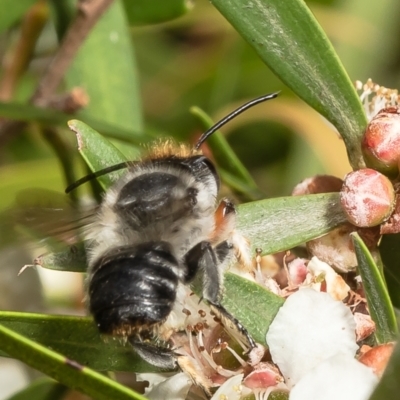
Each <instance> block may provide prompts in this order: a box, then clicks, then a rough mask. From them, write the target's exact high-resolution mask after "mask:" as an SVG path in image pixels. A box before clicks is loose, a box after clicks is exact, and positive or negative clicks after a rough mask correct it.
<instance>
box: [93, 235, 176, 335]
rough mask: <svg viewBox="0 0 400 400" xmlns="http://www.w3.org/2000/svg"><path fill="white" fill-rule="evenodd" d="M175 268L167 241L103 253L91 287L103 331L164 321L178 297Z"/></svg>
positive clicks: (127, 330)
mask: <svg viewBox="0 0 400 400" xmlns="http://www.w3.org/2000/svg"><path fill="white" fill-rule="evenodd" d="M176 268H178V263H177V261H176V259H175V258H174V257H173V255H172V254H171V248H170V245H169V244H168V243H166V242H149V243H144V244H141V245H138V246H132V247H128V246H124V247H119V248H116V249H113V250H111V251H110V252H108V253H107V254H105V255H103V256H102V257H101V258H100V259H99V260H98V261H97V262H96V264H95V265H94V266H93V268H92V275H91V278H90V280H89V288H88V289H89V308H90V312H91V313H92V315H93V317H94V319H95V321H96V323H97V326H98V328H99V330H100V332H102V333H108V334H113V333H114V334H122V335H129V334H131V333H134V332H136V331H137V332H138V331H141V330H147V329H148V328H150V327H151V326H152V325H154V324H157V323H160V322H163V321H164V320H165V319H166V318H167V317H168V315H169V313H170V312H171V309H172V307H173V304H174V301H175V298H176V291H177V287H178V283H179V278H178V276H177V275H176V272H175V271H176ZM174 269H175V271H174Z"/></svg>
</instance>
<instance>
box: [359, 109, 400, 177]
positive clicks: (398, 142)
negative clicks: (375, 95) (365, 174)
mask: <svg viewBox="0 0 400 400" xmlns="http://www.w3.org/2000/svg"><path fill="white" fill-rule="evenodd" d="M361 147H362V152H363V155H364V160H365V164H366V165H367V167H371V168H374V169H376V170H377V171H379V172H382V173H383V174H385V175H387V176H389V177H391V178H395V177H396V176H397V174H398V173H399V160H400V108H399V107H394V106H393V107H388V108H384V109H382V110H381V111H379V112H378V114H376V115H375V117H374V118H372V120H371V121H370V123H369V124H368V125H367V128H366V129H365V132H364V136H363V140H362V143H361Z"/></svg>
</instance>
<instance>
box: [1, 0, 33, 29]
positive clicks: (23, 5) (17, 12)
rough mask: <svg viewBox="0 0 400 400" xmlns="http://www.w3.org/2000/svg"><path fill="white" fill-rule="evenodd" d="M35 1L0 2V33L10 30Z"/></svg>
mask: <svg viewBox="0 0 400 400" xmlns="http://www.w3.org/2000/svg"><path fill="white" fill-rule="evenodd" d="M36 1H37V0H18V1H13V0H0V10H2V11H1V12H0V33H2V32H3V31H5V30H6V29H8V28H10V27H11V26H12V25H13V24H14V23H15V22H17V21H18V19H20V18H22V17H23V15H24V14H25V13H26V12H27V11H28V10H29V8H30V7H31V6H33V5H34V4H35V3H36Z"/></svg>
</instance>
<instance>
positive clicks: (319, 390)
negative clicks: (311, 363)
mask: <svg viewBox="0 0 400 400" xmlns="http://www.w3.org/2000/svg"><path fill="white" fill-rule="evenodd" d="M377 383H378V378H377V377H376V376H375V374H374V373H373V372H372V370H371V368H368V367H366V366H365V365H363V364H361V363H360V362H358V361H357V360H355V359H354V358H353V357H351V356H350V355H345V354H337V355H335V356H333V357H331V358H329V359H328V360H325V361H324V362H322V363H321V364H319V365H318V366H317V367H316V368H315V369H313V370H311V371H310V372H309V373H308V374H307V375H305V376H304V377H303V378H302V379H301V380H300V381H299V382H298V383H297V385H296V386H295V387H294V388H293V389H292V391H291V392H290V396H289V399H290V400H310V399H313V400H337V399H340V400H367V399H368V398H369V396H370V395H371V393H372V391H373V390H374V388H375V386H376V384H377Z"/></svg>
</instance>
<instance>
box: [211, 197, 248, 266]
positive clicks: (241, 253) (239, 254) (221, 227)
mask: <svg viewBox="0 0 400 400" xmlns="http://www.w3.org/2000/svg"><path fill="white" fill-rule="evenodd" d="M214 220H215V229H214V232H213V234H212V236H211V240H210V241H211V243H212V245H213V246H215V245H216V244H219V243H221V244H223V242H225V241H229V242H230V243H231V244H232V247H233V248H234V252H233V253H234V254H235V256H236V258H237V260H238V262H239V264H240V266H241V267H242V269H243V270H244V271H248V272H249V271H252V270H253V262H252V255H251V251H250V245H249V241H248V240H247V239H246V238H245V237H244V236H243V235H242V234H241V233H240V232H239V231H237V230H236V229H235V226H236V208H235V205H234V204H233V203H232V202H231V201H230V200H228V199H222V200H221V202H220V203H219V205H218V207H217V209H216V210H215V214H214Z"/></svg>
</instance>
